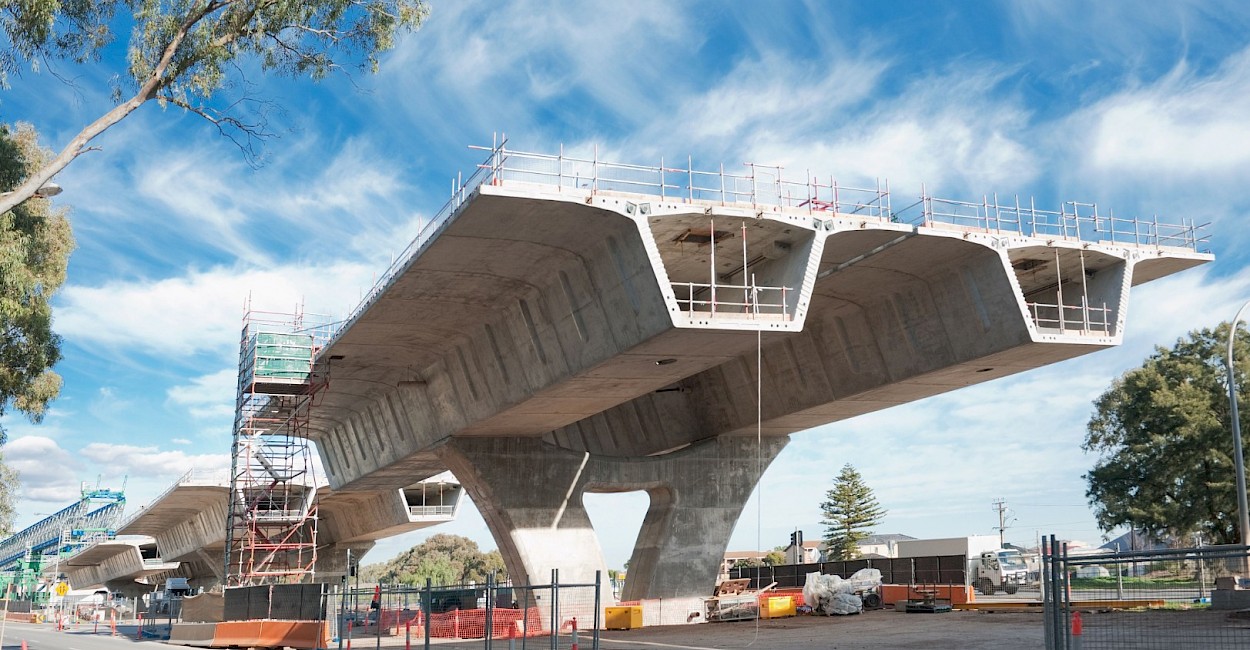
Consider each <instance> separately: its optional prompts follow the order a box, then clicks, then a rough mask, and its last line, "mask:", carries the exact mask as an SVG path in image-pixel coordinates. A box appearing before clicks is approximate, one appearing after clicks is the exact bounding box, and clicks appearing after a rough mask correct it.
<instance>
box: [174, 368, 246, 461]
mask: <svg viewBox="0 0 1250 650" xmlns="http://www.w3.org/2000/svg"><path fill="white" fill-rule="evenodd" d="M238 376H239V375H238V370H237V369H236V368H223V369H221V370H218V371H217V372H214V373H212V374H209V375H202V376H199V377H194V378H192V379H191V381H190V383H187V384H181V385H178V386H172V387H170V388H169V390H167V391H166V392H165V395H166V401H167V402H168V403H169V404H171V405H173V406H175V407H178V408H183V409H186V411H187V413H189V414H190V415H191V417H193V418H195V419H197V420H211V421H214V422H216V423H218V424H221V425H223V427H224V428H226V429H228V428H229V427H230V421H231V418H233V417H234V396H235V384H236V382H237V380H238ZM178 440H183V442H181V443H180V444H190V441H187V440H184V439H181V438H179V439H175V440H174V442H178Z"/></svg>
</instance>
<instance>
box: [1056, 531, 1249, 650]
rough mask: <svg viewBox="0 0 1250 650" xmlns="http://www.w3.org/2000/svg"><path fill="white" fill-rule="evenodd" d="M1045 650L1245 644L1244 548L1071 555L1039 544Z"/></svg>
mask: <svg viewBox="0 0 1250 650" xmlns="http://www.w3.org/2000/svg"><path fill="white" fill-rule="evenodd" d="M1043 546H1044V548H1043V570H1042V592H1043V600H1044V604H1045V617H1044V619H1045V626H1046V628H1045V632H1046V647H1047V648H1048V650H1072V649H1077V650H1080V649H1084V650H1099V649H1102V648H1144V649H1150V648H1158V649H1160V650H1174V649H1189V648H1192V649H1194V650H1198V649H1202V650H1222V649H1224V648H1248V647H1250V616H1247V615H1246V612H1244V611H1243V610H1247V608H1250V583H1247V581H1246V580H1245V579H1244V578H1242V577H1243V576H1248V575H1250V571H1247V568H1248V566H1250V547H1245V546H1203V547H1197V548H1180V549H1160V550H1149V551H1126V552H1119V551H1099V552H1096V553H1076V552H1072V551H1070V550H1069V549H1068V548H1067V545H1066V544H1063V543H1060V542H1058V541H1057V540H1055V538H1054V536H1051V537H1050V539H1049V540H1047V543H1046V544H1044V545H1043Z"/></svg>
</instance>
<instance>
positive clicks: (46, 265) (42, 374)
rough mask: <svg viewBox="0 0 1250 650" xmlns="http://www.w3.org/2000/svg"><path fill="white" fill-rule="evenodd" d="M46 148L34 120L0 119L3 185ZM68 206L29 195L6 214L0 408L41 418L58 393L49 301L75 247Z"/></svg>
mask: <svg viewBox="0 0 1250 650" xmlns="http://www.w3.org/2000/svg"><path fill="white" fill-rule="evenodd" d="M48 155H49V152H47V151H45V150H42V149H40V148H39V143H38V134H36V133H35V130H34V128H32V127H31V126H30V125H18V127H17V128H16V130H10V129H9V128H8V127H6V126H0V185H4V186H12V185H14V184H16V183H18V182H20V181H21V180H22V179H23V178H25V177H26V176H27V175H28V174H30V173H31V170H33V169H36V168H38V167H39V166H40V165H42V164H43V163H44V161H45V160H46V158H47V156H48ZM68 213H69V210H68V209H66V208H59V209H58V208H54V207H52V205H51V202H49V201H48V200H46V199H31V200H28V201H25V202H23V203H21V204H19V205H17V206H16V207H14V208H13V209H12V210H9V211H8V212H5V213H3V214H0V415H3V414H4V413H6V412H7V411H8V410H9V409H10V408H16V409H17V410H18V411H21V412H23V413H25V414H26V415H27V416H28V417H29V418H30V419H31V420H32V421H35V422H38V421H39V420H40V419H42V418H43V414H44V411H45V410H46V409H47V405H48V402H49V401H51V400H52V399H53V398H54V397H56V396H57V394H58V393H59V392H60V389H61V378H60V376H59V375H57V374H56V373H55V372H53V371H52V370H51V367H52V365H53V364H55V363H56V362H57V361H58V360H59V359H60V358H61V339H60V337H58V336H57V335H56V334H55V333H53V331H52V306H51V304H50V301H51V299H52V295H53V294H54V293H56V291H57V289H59V288H60V286H61V283H63V282H64V281H65V271H66V267H67V266H68V264H69V255H70V252H71V251H73V249H74V236H73V233H72V232H71V230H70V225H69V219H68V218H67V216H68ZM3 442H4V433H3V430H0V443H3Z"/></svg>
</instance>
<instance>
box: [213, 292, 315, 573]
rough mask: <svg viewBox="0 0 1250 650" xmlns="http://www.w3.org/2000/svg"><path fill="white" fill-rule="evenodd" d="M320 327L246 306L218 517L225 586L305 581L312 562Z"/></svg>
mask: <svg viewBox="0 0 1250 650" xmlns="http://www.w3.org/2000/svg"><path fill="white" fill-rule="evenodd" d="M329 334H330V328H329V327H328V326H326V325H325V324H312V325H310V324H309V319H308V318H307V317H306V316H305V315H304V314H302V313H300V312H297V313H294V314H275V313H268V312H257V311H251V310H247V311H246V312H245V314H244V317H243V333H242V337H241V340H240V343H239V380H238V399H237V400H236V409H235V420H234V437H233V446H232V448H231V466H230V467H231V469H230V509H229V512H228V515H227V522H226V557H225V561H226V572H225V573H226V584H227V586H249V585H263V584H275V583H298V582H305V581H311V579H312V577H313V566H314V564H315V562H316V560H317V507H316V496H317V477H316V471H315V468H314V465H313V455H312V453H313V452H312V449H311V446H310V445H309V442H308V416H309V411H310V409H312V408H313V404H314V402H315V400H316V398H317V394H318V392H319V391H320V390H321V389H322V388H323V387H324V386H325V384H326V380H327V373H325V372H324V371H323V370H322V369H320V368H318V366H317V352H318V351H319V350H320V349H321V348H322V347H323V346H324V345H325V343H326V341H328V340H329Z"/></svg>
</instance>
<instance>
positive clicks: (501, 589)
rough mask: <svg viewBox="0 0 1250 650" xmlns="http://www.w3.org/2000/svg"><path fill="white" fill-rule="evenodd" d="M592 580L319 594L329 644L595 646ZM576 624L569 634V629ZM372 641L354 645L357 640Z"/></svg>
mask: <svg viewBox="0 0 1250 650" xmlns="http://www.w3.org/2000/svg"><path fill="white" fill-rule="evenodd" d="M600 605H601V601H600V593H599V587H598V584H597V582H596V583H595V584H561V583H559V582H558V580H555V581H553V582H552V583H551V584H548V585H523V586H519V585H512V584H507V583H505V584H500V585H495V584H493V583H488V584H485V585H453V586H441V587H434V586H426V587H414V586H407V585H378V586H373V587H364V588H355V589H347V590H342V589H338V590H335V591H334V592H333V593H330V594H328V595H327V596H326V608H327V611H328V613H329V615H330V618H329V621H328V622H329V624H330V630H331V638H332V639H333V643H332V644H331V647H333V648H340V647H341V648H346V647H348V645H349V642H350V644H352V647H374V646H375V645H382V646H392V647H394V646H396V645H400V646H403V647H413V648H427V649H428V648H430V647H432V646H436V645H438V644H441V643H445V642H448V641H453V640H474V639H476V640H480V642H481V644H482V647H483V648H486V649H487V650H489V649H491V648H496V649H498V650H504V649H505V648H509V647H513V648H519V649H521V650H538V649H542V650H565V649H570V648H572V647H573V646H574V644H575V643H576V644H577V646H578V647H579V648H580V649H590V648H597V647H598V631H597V628H598V627H599V626H600V620H599V612H601V607H600ZM575 629H576V630H577V631H576V635H577V636H576V637H575V636H574V634H575V632H574V630H575ZM366 643H368V644H373V645H362V644H366Z"/></svg>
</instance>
